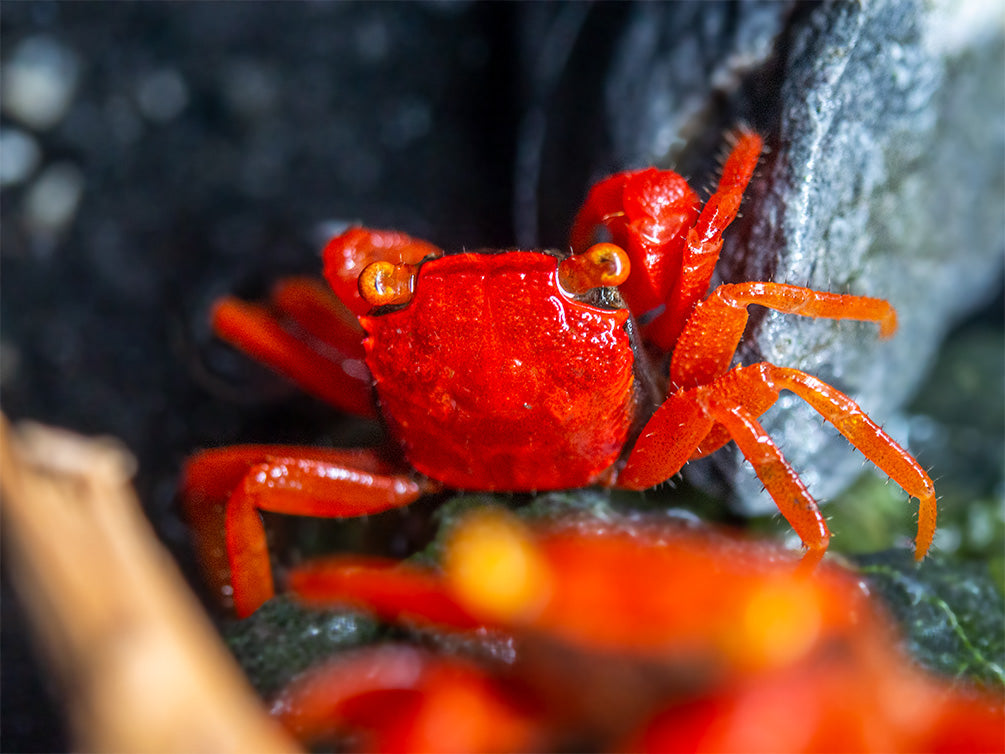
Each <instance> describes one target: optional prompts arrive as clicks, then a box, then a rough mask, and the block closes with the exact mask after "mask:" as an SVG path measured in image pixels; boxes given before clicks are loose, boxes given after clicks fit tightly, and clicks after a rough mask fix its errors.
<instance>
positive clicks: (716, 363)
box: [670, 282, 897, 387]
mask: <svg viewBox="0 0 1005 754" xmlns="http://www.w3.org/2000/svg"><path fill="white" fill-rule="evenodd" d="M751 304H760V305H761V306H766V307H768V308H770V309H774V310H776V311H780V312H785V313H787V314H799V315H801V316H803V317H823V318H827V319H852V320H859V321H866V322H876V323H878V324H879V326H880V336H881V337H889V336H890V335H892V334H893V332H894V331H895V330H896V329H897V314H896V311H895V310H894V309H893V307H892V306H890V303H889V302H888V301H885V300H883V299H877V298H868V297H866V296H851V295H847V294H841V293H829V292H827V291H814V290H811V289H809V288H803V287H801V286H796V285H786V284H784V283H757V282H753V283H735V284H730V285H720V286H719V287H718V288H716V289H715V290H714V291H713V292H712V293H711V295H710V296H709V297H708V298H707V299H705V300H704V301H702V302H700V303H699V304H698V305H697V306H696V307H695V308H694V311H693V312H692V313H691V316H690V317H689V318H688V320H687V323H686V324H685V326H684V329H683V331H682V332H681V334H680V338H679V339H678V341H677V345H676V347H675V348H674V354H673V359H672V360H671V362H670V382H671V384H673V385H675V386H677V387H692V386H695V385H700V384H705V383H708V382H710V381H711V380H713V379H715V378H716V377H718V376H719V375H721V374H724V373H725V372H726V370H727V369H729V366H730V363H731V362H732V360H733V356H734V354H735V353H736V347H737V346H738V345H739V343H740V338H741V337H742V336H743V331H744V329H745V328H746V326H747V319H748V314H747V307H748V306H750V305H751Z"/></svg>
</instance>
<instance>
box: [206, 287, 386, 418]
mask: <svg viewBox="0 0 1005 754" xmlns="http://www.w3.org/2000/svg"><path fill="white" fill-rule="evenodd" d="M212 324H213V329H214V330H215V331H216V333H217V335H219V336H220V337H221V338H223V339H224V340H226V341H227V342H228V343H230V344H231V345H233V346H235V347H236V348H238V349H240V350H241V351H244V352H245V353H246V354H248V355H249V356H251V357H252V358H253V359H255V360H256V361H260V362H262V363H263V364H265V365H266V366H268V367H270V368H271V369H273V370H274V371H276V372H278V373H279V374H281V375H283V376H284V377H286V378H287V379H289V380H291V381H292V382H294V383H295V384H296V385H298V386H299V387H300V388H302V389H303V390H304V391H306V392H308V393H310V394H311V395H313V396H315V397H317V398H320V399H321V400H323V401H325V402H326V403H330V404H331V405H333V406H335V407H336V408H339V409H342V410H343V411H346V412H348V413H351V414H357V415H359V416H374V415H375V413H376V410H375V408H374V402H373V392H372V386H371V384H370V379H369V372H368V371H367V370H366V366H365V364H364V363H363V362H362V361H359V360H356V359H352V358H351V357H348V356H344V357H341V358H340V356H339V354H337V353H330V352H329V353H326V352H325V350H326V349H325V348H322V347H319V346H318V345H317V344H316V343H312V342H311V341H310V340H308V339H306V338H305V337H303V335H302V334H300V333H297V332H295V331H293V330H291V329H290V328H288V327H286V326H284V322H283V321H282V320H281V319H280V317H278V316H277V315H276V313H274V311H273V310H271V309H269V308H267V307H265V306H262V305H260V304H250V303H247V302H245V301H241V300H239V299H236V298H233V297H230V296H228V297H225V298H223V299H221V300H219V301H218V302H217V303H216V304H215V306H214V307H213V312H212ZM340 326H341V325H340V323H339V321H338V320H337V319H333V320H332V328H329V329H335V328H339V327H340ZM309 329H315V330H316V329H323V326H322V324H321V322H320V321H319V320H314V321H313V322H312V323H311V324H310V325H303V330H305V331H308V330H309ZM357 343H361V336H359V338H358V340H357ZM360 347H361V345H357V346H356V349H358V348H360ZM356 349H351V350H356ZM348 361H352V362H354V364H355V365H356V367H355V368H354V369H349V370H347V369H345V368H344V367H345V366H346V364H347V362H348Z"/></svg>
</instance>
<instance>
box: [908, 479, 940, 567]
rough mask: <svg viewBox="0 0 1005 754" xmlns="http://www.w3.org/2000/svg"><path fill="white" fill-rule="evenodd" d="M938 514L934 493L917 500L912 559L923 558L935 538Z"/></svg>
mask: <svg viewBox="0 0 1005 754" xmlns="http://www.w3.org/2000/svg"><path fill="white" fill-rule="evenodd" d="M937 516H938V503H937V502H936V500H935V493H934V492H932V493H931V494H928V495H925V496H924V497H923V498H921V499H920V500H919V502H918V538H917V539H916V540H915V542H914V559H915V560H916V561H921V560H924V558H925V556H926V555H927V554H928V551H929V549H930V548H931V547H932V540H933V539H935V523H936V517H937Z"/></svg>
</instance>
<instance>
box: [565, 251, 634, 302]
mask: <svg viewBox="0 0 1005 754" xmlns="http://www.w3.org/2000/svg"><path fill="white" fill-rule="evenodd" d="M630 272H631V264H630V262H629V261H628V253H627V252H626V251H625V250H624V249H622V248H621V247H620V246H615V245H614V244H612V243H598V244H594V245H593V246H591V247H590V248H588V249H587V250H586V251H584V252H583V253H582V254H573V255H572V256H571V257H569V258H567V259H563V260H562V261H561V262H560V263H559V265H558V282H559V284H560V285H561V286H562V288H564V289H565V290H566V291H568V292H569V293H572V294H579V293H586V292H587V291H589V290H591V289H593V288H601V287H611V288H613V287H615V286H618V285H621V284H622V283H623V282H625V281H626V280H627V279H628V275H629V273H630Z"/></svg>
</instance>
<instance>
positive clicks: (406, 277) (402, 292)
mask: <svg viewBox="0 0 1005 754" xmlns="http://www.w3.org/2000/svg"><path fill="white" fill-rule="evenodd" d="M417 271H418V267H417V266H416V265H413V264H404V263H403V264H394V263H393V262H387V261H383V260H382V261H378V262H372V263H370V264H368V265H367V266H366V267H364V268H363V271H362V272H361V273H360V274H359V295H360V296H362V297H363V300H364V301H366V302H367V303H368V304H370V306H392V305H397V304H407V303H408V302H409V301H411V300H412V294H413V293H414V291H415V276H416V272H417Z"/></svg>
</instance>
